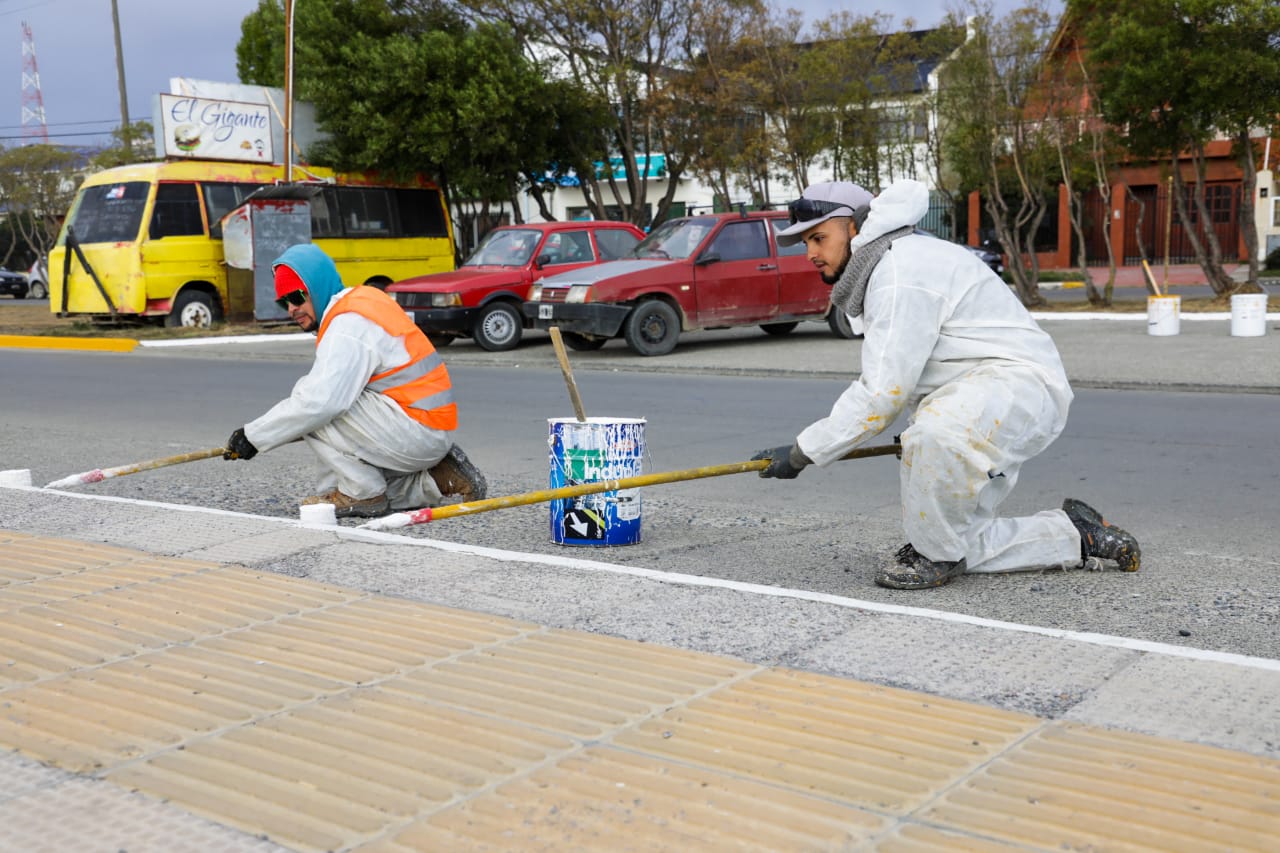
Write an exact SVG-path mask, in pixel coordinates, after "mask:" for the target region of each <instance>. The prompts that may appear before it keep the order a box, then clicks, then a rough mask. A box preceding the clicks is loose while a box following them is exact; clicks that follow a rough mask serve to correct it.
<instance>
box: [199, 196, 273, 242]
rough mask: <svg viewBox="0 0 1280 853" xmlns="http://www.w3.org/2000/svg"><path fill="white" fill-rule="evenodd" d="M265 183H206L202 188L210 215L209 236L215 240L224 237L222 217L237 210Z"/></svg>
mask: <svg viewBox="0 0 1280 853" xmlns="http://www.w3.org/2000/svg"><path fill="white" fill-rule="evenodd" d="M261 186H264V185H263V184H248V183H235V184H232V183H204V184H201V185H200V188H201V189H202V190H203V191H204V209H205V212H206V213H207V214H208V216H209V236H210V237H212V238H213V239H215V240H221V239H222V222H221V220H222V217H224V216H226V215H227V214H228V213H230V212H231V211H233V210H235V209H236V208H237V207H239V206H240V205H241V204H243V203H244V200H245V199H246V198H248V197H249V196H250V195H251V194H252V193H253V191H254V190H256V189H258V188H259V187H261Z"/></svg>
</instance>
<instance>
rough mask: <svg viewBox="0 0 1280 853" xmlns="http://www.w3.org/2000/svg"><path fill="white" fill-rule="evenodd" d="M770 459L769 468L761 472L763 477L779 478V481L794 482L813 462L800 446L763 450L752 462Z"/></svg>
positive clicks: (786, 445)
mask: <svg viewBox="0 0 1280 853" xmlns="http://www.w3.org/2000/svg"><path fill="white" fill-rule="evenodd" d="M758 459H768V460H769V467H768V468H765V469H764V470H763V471H761V472H760V476H761V477H777V478H778V479H779V480H794V479H795V478H796V476H797V475H798V474H799V473H800V472H801V471H803V470H804V468H805V466H806V465H810V464H812V463H813V460H812V459H810V458H809V457H808V456H805V455H804V451H803V450H801V449H800V445H798V444H784V445H782V446H781V447H775V448H773V449H772V450H761V451H760V452H759V453H757V454H756V455H755V456H752V457H751V461H752V462H755V461H756V460H758Z"/></svg>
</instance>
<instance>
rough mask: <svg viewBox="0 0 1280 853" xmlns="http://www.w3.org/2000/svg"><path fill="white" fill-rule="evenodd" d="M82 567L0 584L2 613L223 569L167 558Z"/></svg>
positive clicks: (0, 611) (214, 564)
mask: <svg viewBox="0 0 1280 853" xmlns="http://www.w3.org/2000/svg"><path fill="white" fill-rule="evenodd" d="M84 568H86V567H83V566H81V567H80V568H78V569H77V570H75V571H73V572H71V573H69V574H58V575H55V576H52V577H43V578H40V579H32V580H29V581H27V582H24V583H10V584H8V585H7V586H6V585H4V584H3V583H0V613H4V612H5V611H8V610H16V609H18V608H20V607H30V606H31V605H36V604H46V605H47V604H56V603H57V602H60V601H66V600H68V599H71V598H77V597H79V596H82V595H91V594H93V593H95V592H102V591H104V590H108V589H115V588H117V587H124V586H129V585H131V584H139V583H146V582H147V581H151V580H156V579H159V578H165V577H170V576H172V575H176V574H189V573H190V572H192V571H209V570H211V569H218V568H221V567H220V566H219V565H218V564H217V563H195V562H191V561H184V562H183V563H181V564H177V563H174V562H172V561H167V560H150V559H144V560H132V561H129V562H125V563H116V564H113V565H110V566H106V567H95V568H94V570H93V571H92V572H86V571H84V570H83V569H84Z"/></svg>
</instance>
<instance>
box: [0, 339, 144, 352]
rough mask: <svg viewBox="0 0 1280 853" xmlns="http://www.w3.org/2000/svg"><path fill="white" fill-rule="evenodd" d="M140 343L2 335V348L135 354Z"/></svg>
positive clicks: (132, 341)
mask: <svg viewBox="0 0 1280 853" xmlns="http://www.w3.org/2000/svg"><path fill="white" fill-rule="evenodd" d="M138 343H139V342H138V341H136V340H134V339H132V338H63V337H53V336H44V335H0V348H6V347H8V348H17V349H61V350H89V351H95V352H133V350H135V349H137V347H138Z"/></svg>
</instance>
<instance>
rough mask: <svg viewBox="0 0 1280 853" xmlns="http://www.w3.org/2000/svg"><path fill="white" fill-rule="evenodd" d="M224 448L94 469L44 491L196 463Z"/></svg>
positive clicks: (74, 475) (72, 476)
mask: <svg viewBox="0 0 1280 853" xmlns="http://www.w3.org/2000/svg"><path fill="white" fill-rule="evenodd" d="M226 450H227V449H226V448H225V447H210V448H209V449H208V450H196V451H193V452H191V453H179V454H177V455H176V456H165V457H164V458H162V459H149V460H147V461H146V462H135V463H133V464H132V465H120V466H117V467H115V468H95V469H93V470H92V471H85V472H84V473H83V474H72V475H71V476H70V477H63V478H62V479H61V480H54V481H53V482H52V483H49V484H48V485H46V486H45V488H46V489H65V488H67V487H69V486H79V485H83V484H85V483H101V482H102V481H103V480H110V479H111V478H112V477H123V476H124V475H125V474H136V473H138V472H139V471H151V470H154V469H156V468H164V467H166V466H169V465H181V464H182V463H184V462H197V461H199V460H201V459H212V458H213V457H215V456H221V455H222V454H223V453H225V452H226Z"/></svg>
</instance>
